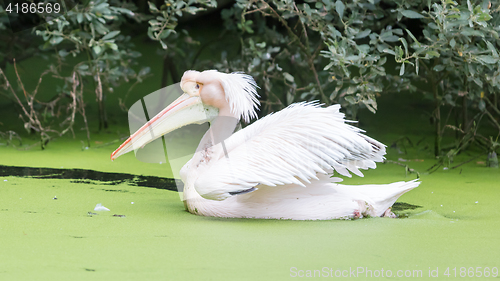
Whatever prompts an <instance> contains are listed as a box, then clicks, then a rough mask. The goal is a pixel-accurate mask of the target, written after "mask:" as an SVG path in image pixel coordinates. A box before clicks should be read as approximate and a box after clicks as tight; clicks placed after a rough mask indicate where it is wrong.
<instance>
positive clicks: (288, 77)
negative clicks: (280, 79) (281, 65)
mask: <svg viewBox="0 0 500 281" xmlns="http://www.w3.org/2000/svg"><path fill="white" fill-rule="evenodd" d="M283 76H284V77H285V79H286V80H288V81H290V82H291V83H293V81H294V80H295V79H294V78H293V76H292V75H291V74H290V73H288V72H283Z"/></svg>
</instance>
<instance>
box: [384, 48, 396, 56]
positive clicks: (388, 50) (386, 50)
mask: <svg viewBox="0 0 500 281" xmlns="http://www.w3.org/2000/svg"><path fill="white" fill-rule="evenodd" d="M383 52H384V53H388V54H391V55H393V56H395V55H396V53H395V52H394V51H393V50H391V49H384V50H383Z"/></svg>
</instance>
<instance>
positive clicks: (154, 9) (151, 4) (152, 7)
mask: <svg viewBox="0 0 500 281" xmlns="http://www.w3.org/2000/svg"><path fill="white" fill-rule="evenodd" d="M148 5H149V10H150V11H151V12H160V11H159V10H158V8H156V5H155V4H154V3H152V2H149V1H148Z"/></svg>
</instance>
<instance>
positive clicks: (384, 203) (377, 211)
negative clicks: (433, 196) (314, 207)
mask: <svg viewBox="0 0 500 281" xmlns="http://www.w3.org/2000/svg"><path fill="white" fill-rule="evenodd" d="M419 184H420V182H419V181H417V180H416V179H415V180H412V181H407V182H404V181H400V182H394V183H391V184H369V185H351V186H345V187H346V188H349V189H350V192H354V193H357V194H358V196H359V198H360V200H357V201H358V203H359V204H360V209H361V210H360V212H361V213H362V214H365V215H370V216H377V217H379V216H382V215H384V214H385V212H386V211H387V209H389V208H390V207H391V206H392V205H393V204H394V202H396V200H397V199H398V198H399V197H400V196H401V195H403V194H404V193H406V192H408V191H410V190H412V189H414V188H415V187H417V186H418V185H419Z"/></svg>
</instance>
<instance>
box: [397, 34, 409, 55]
mask: <svg viewBox="0 0 500 281" xmlns="http://www.w3.org/2000/svg"><path fill="white" fill-rule="evenodd" d="M399 41H401V43H403V47H405V55H406V56H408V43H407V42H406V39H404V38H403V37H401V38H399Z"/></svg>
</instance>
